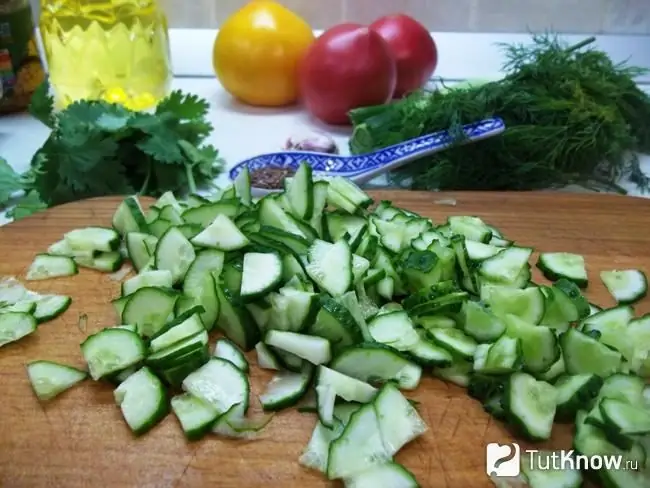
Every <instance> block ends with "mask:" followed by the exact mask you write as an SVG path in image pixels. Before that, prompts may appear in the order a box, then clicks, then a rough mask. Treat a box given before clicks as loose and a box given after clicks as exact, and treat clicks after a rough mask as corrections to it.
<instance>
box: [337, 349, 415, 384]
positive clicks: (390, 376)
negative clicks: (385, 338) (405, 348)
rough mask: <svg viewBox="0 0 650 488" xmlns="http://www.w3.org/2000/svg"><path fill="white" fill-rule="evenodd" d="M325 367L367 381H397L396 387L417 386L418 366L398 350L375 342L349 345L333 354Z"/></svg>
mask: <svg viewBox="0 0 650 488" xmlns="http://www.w3.org/2000/svg"><path fill="white" fill-rule="evenodd" d="M329 367H330V368H332V369H334V370H336V371H338V372H339V373H343V374H345V375H347V376H351V377H353V378H356V379H358V380H361V381H365V382H368V383H375V382H379V383H384V382H387V381H397V383H398V385H399V386H400V388H404V389H407V390H412V389H415V388H417V386H418V384H419V383H420V378H421V377H422V368H421V367H420V366H419V365H417V364H415V363H413V362H411V361H409V359H408V358H407V357H406V356H405V355H402V354H400V352H399V351H397V350H395V349H393V348H391V347H388V346H385V345H383V344H378V343H364V344H359V345H356V346H350V347H348V348H346V349H344V350H342V351H341V352H340V353H339V354H338V355H336V356H335V357H334V358H333V359H332V362H331V363H330V364H329Z"/></svg>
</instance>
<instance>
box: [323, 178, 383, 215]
mask: <svg viewBox="0 0 650 488" xmlns="http://www.w3.org/2000/svg"><path fill="white" fill-rule="evenodd" d="M329 184H330V189H331V190H333V191H335V192H337V193H338V194H339V195H341V196H342V197H343V198H345V199H346V200H347V201H349V202H351V203H352V205H354V206H355V208H366V207H367V206H368V205H370V204H371V203H372V198H370V197H369V196H368V194H366V192H364V191H363V190H362V189H361V188H359V187H358V186H357V185H355V184H354V183H353V182H352V181H351V180H349V179H348V178H344V177H342V176H335V177H334V178H332V179H330V180H329Z"/></svg>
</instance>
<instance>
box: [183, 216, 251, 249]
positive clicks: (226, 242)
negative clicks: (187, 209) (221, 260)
mask: <svg viewBox="0 0 650 488" xmlns="http://www.w3.org/2000/svg"><path fill="white" fill-rule="evenodd" d="M192 244H194V245H195V246H199V247H208V248H213V249H218V250H220V251H236V250H237V249H241V248H243V247H246V246H247V245H248V244H249V240H248V238H247V237H246V236H245V235H244V234H242V232H241V231H240V230H239V228H238V227H237V226H236V225H235V223H234V222H233V221H232V220H230V219H229V218H228V217H227V216H225V215H223V214H220V215H217V217H216V218H215V219H214V221H213V222H212V223H211V224H210V225H209V226H207V227H206V228H205V230H203V231H202V232H201V233H200V234H198V235H196V236H195V237H193V238H192Z"/></svg>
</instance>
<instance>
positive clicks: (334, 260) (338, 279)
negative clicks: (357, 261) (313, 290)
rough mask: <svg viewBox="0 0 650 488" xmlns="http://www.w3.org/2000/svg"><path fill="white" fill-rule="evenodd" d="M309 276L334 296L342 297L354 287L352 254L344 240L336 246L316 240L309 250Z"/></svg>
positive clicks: (307, 269)
mask: <svg viewBox="0 0 650 488" xmlns="http://www.w3.org/2000/svg"><path fill="white" fill-rule="evenodd" d="M306 271H307V274H308V275H309V277H310V278H311V279H312V280H314V283H316V284H317V285H318V286H319V287H320V288H322V289H323V290H325V291H326V292H328V293H329V294H330V295H332V296H341V295H343V294H344V293H345V292H346V291H348V290H349V289H350V286H352V279H353V274H352V252H351V251H350V245H349V244H348V243H347V241H345V240H344V239H341V240H339V241H337V242H336V243H334V244H330V243H329V242H325V241H321V240H316V241H314V243H313V244H312V247H311V248H310V249H309V264H308V265H307V267H306Z"/></svg>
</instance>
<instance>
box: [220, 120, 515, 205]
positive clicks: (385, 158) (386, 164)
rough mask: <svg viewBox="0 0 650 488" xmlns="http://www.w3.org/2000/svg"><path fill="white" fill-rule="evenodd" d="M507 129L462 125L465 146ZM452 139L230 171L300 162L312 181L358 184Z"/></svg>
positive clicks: (287, 157) (296, 155)
mask: <svg viewBox="0 0 650 488" xmlns="http://www.w3.org/2000/svg"><path fill="white" fill-rule="evenodd" d="M505 128H506V126H505V124H504V122H503V120H501V119H500V118H498V117H494V118H489V119H484V120H481V121H478V122H474V123H472V124H467V125H464V126H463V131H464V132H465V136H466V138H467V139H466V140H465V141H464V143H465V144H467V143H471V142H476V141H480V140H482V139H487V138H489V137H493V136H496V135H498V134H501V133H502V132H503V131H504V130H505ZM453 141H454V138H453V136H452V135H451V134H450V133H449V132H448V131H446V130H442V131H439V132H434V133H432V134H427V135H425V136H420V137H416V138H415V139H410V140H408V141H405V142H401V143H399V144H395V145H393V146H388V147H385V148H383V149H379V150H377V151H373V152H370V153H366V154H360V155H356V156H340V155H336V154H325V153H318V152H311V151H282V152H275V153H268V154H261V155H259V156H255V157H254V158H250V159H247V160H245V161H242V162H241V163H238V164H237V165H235V166H234V167H233V168H232V169H231V170H230V179H232V180H234V179H235V178H236V177H237V175H238V174H239V173H240V171H242V169H243V168H244V167H248V170H249V171H250V172H253V171H256V170H260V169H262V168H269V167H270V168H291V169H294V170H295V169H297V168H298V165H299V164H300V163H301V162H302V161H306V162H307V163H309V164H310V165H311V166H312V168H313V176H314V179H327V178H331V177H334V176H343V177H346V178H349V179H350V180H352V181H354V182H355V183H356V184H358V185H361V184H363V183H367V182H368V181H370V180H372V179H373V178H376V177H377V176H379V175H381V174H384V173H387V172H388V171H392V170H394V169H396V168H399V167H400V166H403V165H404V164H406V163H409V162H411V161H413V160H415V159H418V158H421V157H424V156H429V155H431V154H434V153H437V152H440V151H444V150H445V149H447V148H448V147H450V146H451V145H452V143H453ZM251 190H252V193H253V196H262V195H266V194H268V193H272V192H275V191H279V190H269V189H267V188H256V187H252V189H251Z"/></svg>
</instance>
